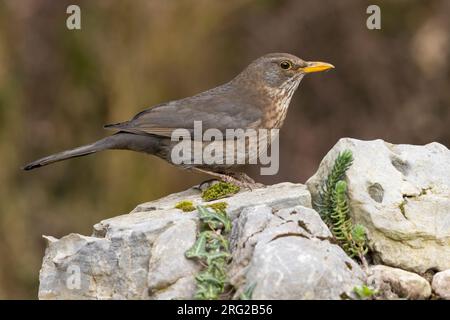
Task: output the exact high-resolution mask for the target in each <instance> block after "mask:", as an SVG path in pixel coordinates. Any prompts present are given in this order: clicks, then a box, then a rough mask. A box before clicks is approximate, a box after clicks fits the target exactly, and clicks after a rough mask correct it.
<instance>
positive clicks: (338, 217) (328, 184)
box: [316, 150, 367, 263]
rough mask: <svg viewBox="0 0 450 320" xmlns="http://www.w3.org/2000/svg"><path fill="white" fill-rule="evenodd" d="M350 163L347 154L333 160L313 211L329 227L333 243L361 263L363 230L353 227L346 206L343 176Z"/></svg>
mask: <svg viewBox="0 0 450 320" xmlns="http://www.w3.org/2000/svg"><path fill="white" fill-rule="evenodd" d="M352 163H353V155H352V152H351V151H350V150H345V151H343V152H342V153H339V155H338V156H337V158H336V160H335V162H334V165H333V168H332V169H331V171H330V173H329V174H328V177H327V179H326V181H325V182H324V184H323V185H322V186H321V188H320V190H319V202H318V203H316V207H317V208H318V211H319V213H320V216H321V217H322V219H323V220H324V221H325V223H326V224H327V225H328V226H329V227H330V230H331V232H332V233H333V235H334V237H335V238H336V240H338V242H339V244H340V245H341V247H342V248H343V249H344V251H345V252H346V253H347V254H348V255H349V256H350V257H355V256H357V257H358V258H359V259H360V260H361V261H362V262H363V263H365V259H364V255H365V254H366V253H367V247H366V234H365V229H364V227H363V226H361V225H353V222H352V220H351V218H350V209H349V205H348V196H347V183H346V182H345V181H344V176H345V173H346V171H347V170H348V168H350V166H351V165H352Z"/></svg>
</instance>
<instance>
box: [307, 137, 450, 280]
mask: <svg viewBox="0 0 450 320" xmlns="http://www.w3.org/2000/svg"><path fill="white" fill-rule="evenodd" d="M345 149H350V150H352V152H353V156H354V159H355V160H354V164H353V165H352V166H351V168H350V169H349V170H348V172H347V182H348V186H349V195H350V199H351V201H350V206H351V210H352V214H353V219H354V220H355V221H356V222H357V223H361V224H363V225H364V226H365V227H366V228H367V230H368V238H369V241H370V243H369V244H370V248H371V250H372V251H373V252H374V258H375V260H376V261H378V262H382V263H383V264H387V265H390V266H394V267H399V268H402V269H407V270H411V271H415V272H418V273H423V272H425V271H427V270H429V269H436V270H445V269H449V268H450V151H449V150H448V149H447V148H446V147H445V146H443V145H441V144H438V143H435V142H433V143H430V144H428V145H425V146H413V145H393V144H389V143H386V142H384V141H382V140H374V141H360V140H355V139H348V138H345V139H341V140H340V141H339V142H338V143H337V144H336V145H335V146H334V147H333V148H332V150H330V152H329V153H328V154H327V155H326V157H325V158H324V159H323V161H322V162H321V164H320V167H319V170H318V171H317V173H316V174H315V175H314V176H313V177H312V178H310V179H309V180H308V182H307V186H308V188H309V189H310V191H311V194H312V197H313V200H317V196H318V187H319V186H320V184H321V183H322V181H323V180H324V179H325V177H326V175H327V173H328V171H329V169H330V168H331V166H332V164H333V162H334V159H335V158H336V156H337V154H338V153H339V152H340V151H343V150H345Z"/></svg>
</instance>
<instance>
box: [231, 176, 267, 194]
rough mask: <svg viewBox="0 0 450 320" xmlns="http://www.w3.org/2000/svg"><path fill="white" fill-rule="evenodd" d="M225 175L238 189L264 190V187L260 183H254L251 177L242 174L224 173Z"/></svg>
mask: <svg viewBox="0 0 450 320" xmlns="http://www.w3.org/2000/svg"><path fill="white" fill-rule="evenodd" d="M224 174H225V175H227V176H229V177H231V178H233V179H234V180H235V181H236V182H231V183H234V184H236V185H237V186H238V187H241V188H245V189H250V190H253V189H258V188H264V187H265V185H264V184H262V183H258V182H255V180H253V179H252V178H251V177H249V176H248V175H247V174H245V173H244V172H226V173H224Z"/></svg>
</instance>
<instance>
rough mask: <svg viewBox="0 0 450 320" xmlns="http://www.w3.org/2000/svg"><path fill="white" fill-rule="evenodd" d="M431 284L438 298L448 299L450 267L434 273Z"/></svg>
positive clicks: (449, 296) (449, 292)
mask: <svg viewBox="0 0 450 320" xmlns="http://www.w3.org/2000/svg"><path fill="white" fill-rule="evenodd" d="M431 286H432V288H433V291H434V293H436V295H437V296H438V297H439V298H441V299H446V300H450V269H449V270H445V271H441V272H438V273H436V274H435V275H434V277H433V281H432V282H431Z"/></svg>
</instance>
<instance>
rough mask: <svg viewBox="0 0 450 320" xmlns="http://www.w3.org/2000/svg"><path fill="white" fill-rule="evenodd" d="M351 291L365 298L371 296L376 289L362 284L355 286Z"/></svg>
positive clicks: (362, 298)
mask: <svg viewBox="0 0 450 320" xmlns="http://www.w3.org/2000/svg"><path fill="white" fill-rule="evenodd" d="M353 292H354V293H356V295H357V297H358V298H359V299H361V300H367V299H371V298H373V297H374V296H375V295H376V294H377V291H376V290H374V289H372V288H370V287H368V286H366V285H365V284H363V285H362V286H356V287H354V288H353Z"/></svg>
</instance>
